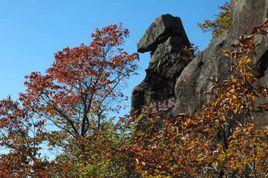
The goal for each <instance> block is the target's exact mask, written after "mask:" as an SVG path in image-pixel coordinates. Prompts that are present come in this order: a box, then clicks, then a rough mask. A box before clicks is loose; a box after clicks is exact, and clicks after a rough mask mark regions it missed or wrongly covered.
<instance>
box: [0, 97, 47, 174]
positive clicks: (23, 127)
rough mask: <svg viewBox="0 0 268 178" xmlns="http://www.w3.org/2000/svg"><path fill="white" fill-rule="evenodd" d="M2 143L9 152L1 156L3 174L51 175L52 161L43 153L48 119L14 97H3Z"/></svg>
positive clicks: (0, 123) (1, 113) (0, 143)
mask: <svg viewBox="0 0 268 178" xmlns="http://www.w3.org/2000/svg"><path fill="white" fill-rule="evenodd" d="M0 138H1V140H0V146H1V148H4V149H7V150H8V153H7V154H4V155H1V157H0V176H1V177H27V176H44V175H46V176H47V175H49V173H48V167H49V165H50V164H49V163H48V161H46V160H45V159H41V156H40V152H39V151H40V144H41V143H42V142H43V141H44V140H45V133H44V121H43V120H42V119H37V118H36V115H35V114H34V113H32V112H29V110H28V108H24V107H22V106H21V103H19V102H15V101H12V99H11V98H10V97H8V98H7V99H4V100H1V101H0Z"/></svg>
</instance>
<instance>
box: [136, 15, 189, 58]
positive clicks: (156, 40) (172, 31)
mask: <svg viewBox="0 0 268 178" xmlns="http://www.w3.org/2000/svg"><path fill="white" fill-rule="evenodd" d="M171 36H179V37H180V40H182V44H189V40H188V38H187V36H186V33H185V31H184V28H183V25H182V22H181V19H180V18H178V17H173V16H172V15H170V14H165V15H161V16H160V17H158V18H157V19H156V20H155V21H154V22H153V23H152V25H151V26H150V27H149V28H148V29H147V31H146V32H145V34H144V36H143V37H142V38H141V40H140V42H139V43H138V52H141V53H144V52H149V51H153V52H154V51H155V50H156V48H157V46H158V45H159V44H161V43H163V42H165V41H166V40H167V39H168V38H169V37H171Z"/></svg>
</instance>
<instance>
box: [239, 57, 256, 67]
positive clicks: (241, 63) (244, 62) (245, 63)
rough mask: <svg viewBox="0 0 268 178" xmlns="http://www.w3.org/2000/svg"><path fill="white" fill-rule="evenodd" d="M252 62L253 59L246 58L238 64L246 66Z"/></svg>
mask: <svg viewBox="0 0 268 178" xmlns="http://www.w3.org/2000/svg"><path fill="white" fill-rule="evenodd" d="M252 61H253V59H252V58H249V57H245V58H242V59H241V60H240V61H239V62H238V64H239V65H240V66H245V65H247V64H249V63H251V62H252Z"/></svg>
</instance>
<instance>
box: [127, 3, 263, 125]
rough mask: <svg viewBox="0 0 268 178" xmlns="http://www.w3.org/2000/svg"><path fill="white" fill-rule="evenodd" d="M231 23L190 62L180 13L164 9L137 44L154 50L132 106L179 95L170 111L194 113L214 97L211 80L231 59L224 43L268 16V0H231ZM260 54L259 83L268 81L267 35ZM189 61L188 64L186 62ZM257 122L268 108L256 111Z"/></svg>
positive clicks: (226, 72)
mask: <svg viewBox="0 0 268 178" xmlns="http://www.w3.org/2000/svg"><path fill="white" fill-rule="evenodd" d="M231 3H232V19H233V22H232V23H233V24H232V26H231V28H230V29H229V30H228V31H227V32H225V33H224V34H221V35H220V36H218V37H216V38H214V39H213V40H212V41H211V43H210V44H209V46H208V48H207V49H205V50H204V51H203V52H202V53H200V54H199V55H198V56H196V57H195V58H194V59H193V60H191V62H190V63H189V56H188V57H187V56H184V55H183V50H182V48H183V47H184V46H188V45H189V40H188V38H187V36H186V34H185V32H184V29H183V27H182V24H181V20H180V19H179V18H175V17H172V16H171V15H164V16H161V17H159V18H158V19H156V21H155V22H154V23H153V24H152V25H151V27H150V28H149V29H148V30H147V32H146V33H145V35H144V36H143V38H142V39H141V41H140V42H139V44H138V51H139V52H148V51H150V52H151V61H150V65H149V68H148V69H147V70H146V73H147V75H146V78H145V79H144V81H143V82H142V83H141V84H140V85H138V86H137V87H136V88H135V89H134V91H133V95H132V107H133V109H139V108H141V107H143V106H144V105H148V104H150V103H151V102H155V101H161V100H165V99H168V98H170V97H174V95H175V96H176V103H175V107H174V108H173V110H172V115H173V116H177V115H181V114H190V113H194V112H195V111H196V110H197V109H198V108H200V107H201V106H202V105H204V104H205V103H207V102H209V101H210V100H211V96H212V95H211V94H212V93H213V92H214V91H212V89H211V88H212V87H211V86H212V84H213V82H212V80H211V79H218V80H224V79H226V78H228V76H229V67H230V63H229V60H228V59H227V57H225V55H224V51H225V50H226V49H230V46H231V45H232V44H234V43H236V42H237V40H238V39H239V37H240V36H243V35H247V34H248V33H249V32H250V31H251V30H252V28H253V27H255V26H258V25H261V24H262V23H263V22H264V21H265V19H266V18H268V0H257V1H256V0H233V1H232V2H231ZM255 41H256V43H257V44H258V46H257V55H256V56H255V58H254V60H255V64H256V66H257V68H258V70H259V73H260V75H259V76H258V77H259V80H258V81H257V83H259V84H261V85H263V86H266V87H267V86H268V69H267V67H268V37H267V36H263V35H259V36H257V37H256V40H255ZM188 63H189V64H188ZM265 102H266V103H267V102H268V98H258V99H257V100H256V104H255V105H256V107H257V106H258V105H260V104H262V103H265ZM257 117H258V118H259V119H256V121H257V122H259V123H258V125H268V113H262V114H257Z"/></svg>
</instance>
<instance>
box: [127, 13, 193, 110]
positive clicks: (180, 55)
mask: <svg viewBox="0 0 268 178" xmlns="http://www.w3.org/2000/svg"><path fill="white" fill-rule="evenodd" d="M187 46H190V42H189V40H188V38H187V36H186V34H185V31H184V28H183V26H182V22H181V20H180V18H178V17H173V16H171V15H169V14H166V15H162V16H160V17H158V18H157V19H156V20H155V21H154V22H153V24H152V25H151V26H150V27H149V29H148V30H147V31H146V33H145V34H144V36H143V37H142V39H141V40H140V42H139V44H138V52H142V53H143V52H151V60H150V64H149V67H148V69H146V77H145V79H144V80H143V81H142V82H141V84H139V85H138V86H137V87H136V88H135V89H134V91H133V94H132V109H133V110H139V109H140V108H142V107H143V106H146V105H148V104H150V103H154V102H158V101H162V100H165V99H168V98H172V97H175V93H174V86H175V82H176V79H177V77H178V76H180V73H181V71H182V70H183V69H184V67H185V66H186V65H187V64H188V63H189V53H187V52H185V51H184V49H185V47H187Z"/></svg>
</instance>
